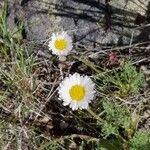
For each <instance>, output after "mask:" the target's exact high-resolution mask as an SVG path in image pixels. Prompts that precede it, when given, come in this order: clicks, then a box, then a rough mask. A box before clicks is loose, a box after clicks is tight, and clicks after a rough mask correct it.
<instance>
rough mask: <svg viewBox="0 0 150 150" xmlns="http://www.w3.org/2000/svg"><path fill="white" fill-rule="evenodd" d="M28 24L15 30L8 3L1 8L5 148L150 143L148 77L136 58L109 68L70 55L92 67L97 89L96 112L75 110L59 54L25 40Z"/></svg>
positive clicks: (122, 149)
mask: <svg viewBox="0 0 150 150" xmlns="http://www.w3.org/2000/svg"><path fill="white" fill-rule="evenodd" d="M24 27H25V25H24V23H23V22H21V21H19V22H18V23H17V26H16V27H14V30H13V31H12V30H11V31H10V30H9V27H8V25H7V5H5V6H4V8H3V9H2V10H0V62H1V65H0V113H1V115H0V150H4V149H11V150H20V149H26V148H28V149H35V150H67V149H79V150H84V149H89V150H149V149H150V133H149V131H147V129H144V128H143V127H142V125H143V118H142V117H143V112H144V110H145V108H146V106H145V105H146V104H145V103H146V102H145V101H146V100H145V99H146V98H145V97H144V96H145V95H146V94H147V93H146V94H145V93H144V94H143V93H142V91H143V89H144V84H145V82H146V81H145V79H144V74H143V72H142V71H140V69H138V67H137V66H135V65H133V64H132V61H131V60H128V59H125V60H124V63H123V64H119V67H113V68H112V69H107V70H105V67H103V66H100V64H96V63H93V62H91V61H90V59H89V60H88V58H87V59H79V58H77V57H78V56H73V57H69V58H68V61H69V62H74V61H75V60H76V61H77V62H81V65H80V66H79V68H77V70H78V71H80V72H81V71H82V72H84V73H85V74H86V73H87V72H86V71H87V70H88V71H89V73H90V75H91V76H92V79H93V81H94V82H95V84H96V91H97V94H96V96H95V101H93V103H92V104H91V105H90V108H91V113H89V112H90V111H89V112H88V111H86V110H83V111H76V112H72V111H71V110H70V109H69V108H68V107H66V108H64V107H63V106H62V104H61V103H59V101H58V95H57V94H56V91H57V87H58V83H59V82H60V76H61V74H60V68H59V66H57V65H56V64H57V63H58V62H57V60H56V58H55V59H53V58H52V59H49V58H44V60H43V57H41V56H38V54H37V52H36V51H34V50H35V49H34V46H33V45H30V44H26V43H24V42H23V39H22V31H23V29H24ZM52 57H53V56H52ZM81 58H82V57H81ZM81 68H82V69H81ZM49 69H50V70H49ZM65 69H66V68H65ZM65 69H64V70H65ZM86 69H87V70H86ZM42 71H43V72H42ZM69 71H70V68H67V69H66V72H64V74H67V73H68V72H69ZM147 91H148V90H147ZM147 91H146V92H147ZM137 97H138V98H137ZM92 115H93V116H95V117H93V116H92Z"/></svg>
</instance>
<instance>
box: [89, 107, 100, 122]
mask: <svg viewBox="0 0 150 150" xmlns="http://www.w3.org/2000/svg"><path fill="white" fill-rule="evenodd" d="M87 111H88V112H89V113H90V114H91V115H92V116H93V117H94V118H95V119H96V120H98V121H99V122H101V123H102V122H103V119H102V118H100V117H99V116H98V115H96V114H95V113H94V112H93V111H92V110H91V109H90V108H89V107H88V109H87Z"/></svg>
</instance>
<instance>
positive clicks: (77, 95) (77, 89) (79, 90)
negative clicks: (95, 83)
mask: <svg viewBox="0 0 150 150" xmlns="http://www.w3.org/2000/svg"><path fill="white" fill-rule="evenodd" d="M69 94H70V97H71V99H72V100H74V101H78V102H79V101H82V100H83V98H84V96H85V88H84V87H83V86H81V85H74V86H72V87H71V89H70V90H69Z"/></svg>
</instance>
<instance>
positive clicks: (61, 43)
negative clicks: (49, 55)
mask: <svg viewBox="0 0 150 150" xmlns="http://www.w3.org/2000/svg"><path fill="white" fill-rule="evenodd" d="M67 45H68V44H67V41H66V40H65V39H58V40H56V41H55V48H56V49H58V50H59V51H63V50H64V49H65V48H67Z"/></svg>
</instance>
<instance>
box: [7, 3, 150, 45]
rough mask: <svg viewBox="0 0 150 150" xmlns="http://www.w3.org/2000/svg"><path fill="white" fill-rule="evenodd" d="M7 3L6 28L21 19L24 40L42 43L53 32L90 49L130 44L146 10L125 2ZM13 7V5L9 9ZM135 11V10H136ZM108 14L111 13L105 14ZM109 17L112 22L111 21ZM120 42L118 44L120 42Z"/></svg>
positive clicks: (138, 32)
mask: <svg viewBox="0 0 150 150" xmlns="http://www.w3.org/2000/svg"><path fill="white" fill-rule="evenodd" d="M9 1H10V12H11V13H10V15H9V17H8V22H9V24H14V21H13V20H14V19H15V18H16V17H17V18H20V19H21V20H23V21H24V22H25V23H26V24H27V27H26V34H27V40H36V41H39V42H40V41H43V40H46V39H48V38H49V37H50V35H51V34H52V33H53V32H60V31H62V30H65V31H68V33H69V34H71V35H72V36H73V38H74V41H75V42H77V43H80V44H84V45H85V44H86V45H87V46H90V47H95V46H96V45H104V44H105V45H106V44H107V45H110V44H113V45H114V44H115V45H117V44H119V43H122V44H129V43H130V40H131V36H132V34H133V32H134V36H135V37H136V36H138V35H139V34H140V31H138V30H136V31H135V29H134V27H135V24H134V21H135V18H136V16H137V13H141V14H142V15H143V14H145V13H146V5H147V3H148V1H147V2H146V3H145V0H141V1H142V2H143V3H144V4H145V6H142V5H141V6H142V7H145V10H144V9H142V7H139V5H138V6H137V5H136V4H134V3H132V4H131V3H128V2H127V1H126V0H119V1H118V0H117V2H114V1H113V2H112V1H111V3H110V4H111V7H110V6H108V7H107V6H106V5H107V4H105V0H22V1H21V2H20V1H18V0H16V1H15V2H14V1H13V0H9ZM12 3H13V5H12ZM136 8H138V9H136ZM109 11H110V13H108V12H109ZM110 17H111V19H110ZM120 41H121V42H120Z"/></svg>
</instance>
